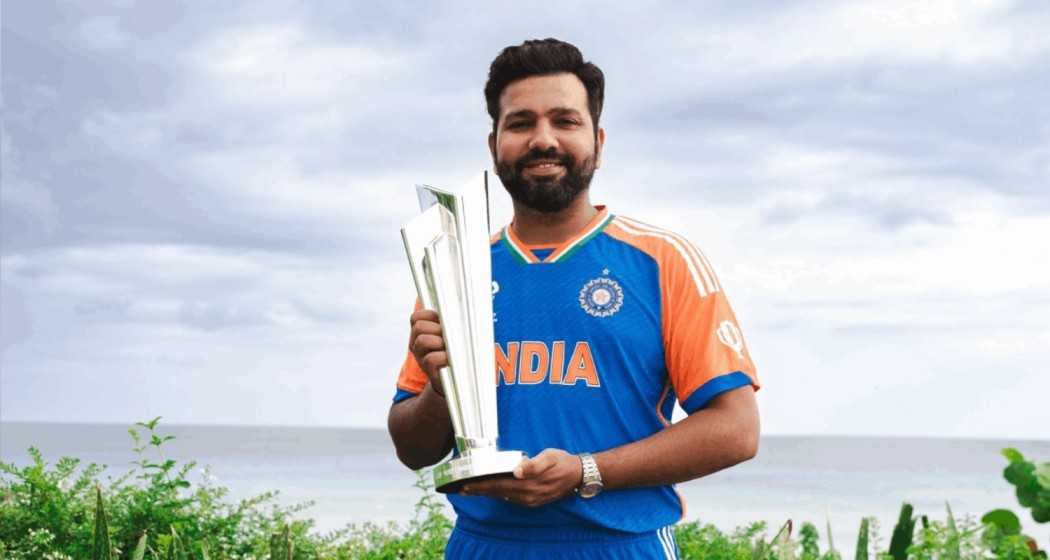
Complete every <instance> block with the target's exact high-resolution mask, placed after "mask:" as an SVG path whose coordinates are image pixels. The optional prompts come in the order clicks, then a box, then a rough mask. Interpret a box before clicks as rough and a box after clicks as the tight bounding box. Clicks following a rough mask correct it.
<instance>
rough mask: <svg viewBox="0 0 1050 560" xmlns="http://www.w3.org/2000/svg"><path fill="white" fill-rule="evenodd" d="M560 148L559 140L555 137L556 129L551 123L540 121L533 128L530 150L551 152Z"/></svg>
mask: <svg viewBox="0 0 1050 560" xmlns="http://www.w3.org/2000/svg"><path fill="white" fill-rule="evenodd" d="M557 147H558V138H557V137H556V136H555V135H554V129H553V128H552V127H551V125H550V123H547V122H544V121H540V122H539V123H538V124H537V125H536V127H535V128H533V133H532V138H530V139H529V149H536V150H541V151H545V150H549V149H550V148H557Z"/></svg>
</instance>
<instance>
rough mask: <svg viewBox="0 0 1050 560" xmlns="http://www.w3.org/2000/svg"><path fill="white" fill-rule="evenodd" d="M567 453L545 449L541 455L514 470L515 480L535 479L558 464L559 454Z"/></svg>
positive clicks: (525, 461) (524, 462)
mask: <svg viewBox="0 0 1050 560" xmlns="http://www.w3.org/2000/svg"><path fill="white" fill-rule="evenodd" d="M559 453H565V452H564V451H561V450H560V449H544V450H543V452H541V453H540V454H539V455H536V456H535V457H533V458H531V459H525V460H524V461H522V462H521V463H520V464H519V465H518V467H517V468H516V469H514V478H518V479H523V478H535V477H537V476H539V475H540V474H542V473H543V472H544V471H546V470H547V469H549V468H551V467H553V466H554V465H556V464H557V463H558V454H559Z"/></svg>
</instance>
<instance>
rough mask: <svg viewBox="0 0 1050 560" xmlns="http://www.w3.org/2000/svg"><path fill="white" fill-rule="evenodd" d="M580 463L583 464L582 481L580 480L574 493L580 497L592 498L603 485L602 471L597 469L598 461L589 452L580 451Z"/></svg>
mask: <svg viewBox="0 0 1050 560" xmlns="http://www.w3.org/2000/svg"><path fill="white" fill-rule="evenodd" d="M580 463H581V464H582V465H583V481H582V482H580V487H579V488H577V489H576V493H577V494H579V495H580V497H581V498H593V497H595V496H597V495H598V494H600V493H601V491H602V488H604V487H605V486H604V485H603V484H602V473H601V472H600V471H599V470H598V463H597V462H595V460H594V457H592V456H591V454H590V453H580Z"/></svg>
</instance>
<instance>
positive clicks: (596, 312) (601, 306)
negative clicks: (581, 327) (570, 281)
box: [580, 276, 623, 317]
mask: <svg viewBox="0 0 1050 560" xmlns="http://www.w3.org/2000/svg"><path fill="white" fill-rule="evenodd" d="M622 306H623V288H621V287H620V284H619V283H618V282H617V281H616V280H613V279H612V278H607V277H604V276H603V277H601V278H595V279H594V280H591V281H590V282H587V283H586V284H584V285H583V289H582V290H580V307H581V308H583V310H584V311H586V312H587V314H588V315H591V316H593V317H609V316H611V315H613V314H615V313H616V312H617V311H619V310H620V307H622Z"/></svg>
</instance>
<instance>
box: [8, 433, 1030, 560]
mask: <svg viewBox="0 0 1050 560" xmlns="http://www.w3.org/2000/svg"><path fill="white" fill-rule="evenodd" d="M159 421H160V418H154V419H153V420H150V421H148V422H140V423H137V424H135V425H134V426H132V427H131V428H130V429H129V435H130V436H131V439H132V446H133V449H134V451H135V453H136V457H137V459H136V460H135V462H134V463H133V465H132V468H131V469H130V470H128V471H127V472H126V473H123V474H121V475H119V476H117V477H116V478H113V477H107V478H106V480H105V481H103V480H101V478H102V474H103V473H104V472H105V468H104V467H103V466H100V465H96V464H88V465H81V462H80V461H79V460H78V459H75V458H68V457H66V458H62V459H59V460H58V461H57V462H55V463H54V464H49V463H47V462H46V461H45V459H44V456H43V453H42V452H41V451H40V450H38V449H36V448H31V449H30V450H29V456H30V459H31V461H30V464H28V465H24V466H17V465H14V464H7V463H2V462H0V560H7V559H10V560H23V559H25V560H28V559H33V560H38V559H43V560H66V559H76V560H80V559H90V560H118V559H120V560H124V559H130V560H189V559H203V560H213V559H214V560H219V559H230V560H249V559H255V560H264V559H265V560H305V559H335V560H350V559H362V560H369V559H420V560H424V559H432V558H434V559H436V558H443V552H444V547H445V543H446V542H447V540H448V537H449V535H450V533H451V531H452V526H453V522H452V520H451V519H449V518H448V516H447V515H445V512H444V508H443V498H442V497H440V496H439V495H438V494H436V493H435V492H434V490H433V488H432V487H431V486H430V484H429V480H430V477H429V476H428V474H427V473H425V472H423V471H420V472H419V473H418V475H419V476H418V478H417V482H416V486H417V488H418V489H419V492H420V496H421V497H420V498H419V501H418V502H417V503H416V507H415V515H414V517H413V519H412V520H411V521H409V522H408V523H407V524H404V525H401V524H397V523H387V524H379V523H364V524H357V525H349V526H347V527H345V528H343V529H339V530H336V531H330V532H320V531H318V530H316V529H315V526H314V522H313V521H312V520H310V519H308V518H304V516H303V512H304V511H305V510H306V509H307V508H309V507H310V505H311V504H310V503H301V504H294V505H282V504H281V503H280V501H279V500H278V494H277V492H267V493H263V494H260V495H258V496H254V497H250V498H247V499H244V500H239V501H233V500H231V499H230V498H229V497H228V493H229V491H228V490H227V489H226V488H224V487H222V486H218V485H215V484H214V483H213V482H211V480H212V479H211V477H210V476H208V471H207V469H204V470H203V474H204V476H202V477H199V478H200V479H199V480H196V479H191V476H190V473H191V472H192V471H193V470H194V469H195V468H196V467H197V465H196V463H195V462H192V461H190V462H187V463H183V464H179V463H178V462H177V461H175V460H173V459H168V458H165V456H164V449H163V447H164V444H165V443H166V442H168V441H170V440H171V439H173V438H172V436H170V435H163V434H162V433H160V431H159V429H158V424H159ZM1003 455H1004V456H1005V457H1006V459H1007V460H1008V461H1009V465H1008V466H1007V467H1006V469H1005V470H1004V478H1006V480H1007V482H1009V483H1010V484H1011V485H1013V486H1014V487H1015V490H1016V494H1017V498H1018V503H1019V504H1020V506H1021V507H1022V508H1024V509H1026V510H1029V512H1030V515H1031V517H1032V520H1033V521H1035V522H1037V523H1046V522H1047V521H1048V520H1050V518H1048V513H1050V509H1048V508H1050V463H1042V464H1040V465H1036V464H1034V463H1032V462H1030V461H1028V460H1027V459H1025V458H1024V456H1023V455H1021V453H1020V452H1018V451H1017V450H1015V449H1006V450H1004V451H1003ZM945 512H946V515H945V518H944V520H943V521H940V520H936V519H931V518H930V517H929V516H928V515H925V514H923V515H917V514H916V512H915V510H914V508H913V507H912V506H911V505H910V504H903V505H902V507H901V510H900V515H899V516H898V519H897V521H896V524H895V526H894V528H893V532H892V535H891V538H890V542H889V543H888V545H887V546H885V547H884V546H883V543H882V540H881V538H880V537H879V524H878V520H877V519H875V518H864V519H862V520H860V529H859V531H858V538H857V543H856V546H855V553H854V558H855V560H907V559H918V560H968V559H985V558H1004V559H1024V560H1028V559H1036V558H1044V559H1045V558H1046V557H1047V556H1046V553H1045V551H1043V550H1040V549H1039V547H1038V545H1037V543H1036V540H1035V539H1033V538H1032V537H1030V536H1028V535H1026V534H1024V533H1023V531H1022V522H1021V519H1020V518H1019V516H1018V515H1016V514H1015V513H1014V512H1013V511H1011V510H1009V509H1006V508H1002V509H996V510H993V511H990V512H988V513H986V514H985V515H984V516H982V517H981V519H980V520H978V519H976V518H975V517H974V516H970V515H967V516H963V517H961V518H957V517H956V516H955V515H954V513H953V512H952V510H951V507H950V506H949V505H947V504H946V506H945ZM794 527H795V524H794V522H793V521H792V520H790V519H789V520H787V521H786V522H785V523H783V524H782V525H780V526H779V529H778V531H777V532H776V533H775V534H774V535H773V537H772V538H767V525H766V523H765V522H764V521H756V522H753V523H750V524H748V525H746V526H744V527H738V528H737V529H734V530H732V531H723V530H721V529H719V528H717V527H716V526H715V525H713V524H711V523H704V522H701V521H699V520H694V521H689V522H683V523H679V524H678V525H677V526H676V527H675V537H676V540H677V543H678V546H679V549H680V552H681V556H682V558H712V559H719V560H721V559H725V560H842V558H843V557H842V553H841V552H840V551H839V550H838V549H836V547H835V542H834V539H833V536H832V533H831V522H830V520H827V531H826V544H827V546H826V549H825V550H823V551H822V550H821V548H822V546H821V545H822V539H821V535H820V533H819V531H818V530H817V527H816V526H815V525H814V524H812V523H809V522H804V523H802V524H801V526H800V528H799V531H798V534H797V535H794V534H793V530H794Z"/></svg>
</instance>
